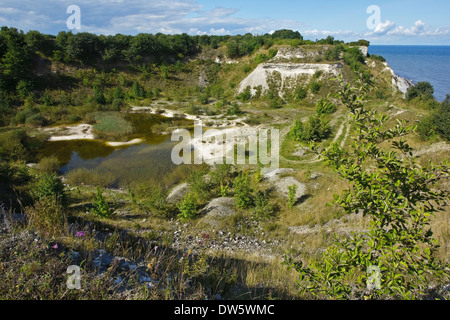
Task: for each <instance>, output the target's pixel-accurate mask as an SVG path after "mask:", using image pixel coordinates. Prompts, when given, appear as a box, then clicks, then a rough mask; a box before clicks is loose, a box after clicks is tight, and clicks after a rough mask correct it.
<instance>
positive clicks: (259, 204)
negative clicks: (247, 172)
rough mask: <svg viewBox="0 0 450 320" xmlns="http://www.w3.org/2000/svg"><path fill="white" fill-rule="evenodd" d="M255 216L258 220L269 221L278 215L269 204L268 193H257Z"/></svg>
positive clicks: (255, 197)
mask: <svg viewBox="0 0 450 320" xmlns="http://www.w3.org/2000/svg"><path fill="white" fill-rule="evenodd" d="M253 214H254V215H255V217H256V218H257V219H258V220H263V221H267V220H269V219H271V218H273V217H275V215H276V211H275V209H274V207H273V206H272V205H270V204H269V196H268V193H267V191H257V192H256V193H255V196H254V208H253Z"/></svg>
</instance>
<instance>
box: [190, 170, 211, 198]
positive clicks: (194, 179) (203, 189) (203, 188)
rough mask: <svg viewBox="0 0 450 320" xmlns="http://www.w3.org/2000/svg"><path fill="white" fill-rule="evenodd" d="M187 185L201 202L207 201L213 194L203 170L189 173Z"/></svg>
mask: <svg viewBox="0 0 450 320" xmlns="http://www.w3.org/2000/svg"><path fill="white" fill-rule="evenodd" d="M187 183H188V184H189V187H190V189H191V191H192V193H193V194H194V195H195V196H196V197H197V199H199V200H200V201H204V200H206V199H207V198H208V197H209V195H210V193H211V183H210V182H209V181H207V180H206V178H205V172H204V171H203V170H195V171H191V172H190V173H189V176H188V179H187Z"/></svg>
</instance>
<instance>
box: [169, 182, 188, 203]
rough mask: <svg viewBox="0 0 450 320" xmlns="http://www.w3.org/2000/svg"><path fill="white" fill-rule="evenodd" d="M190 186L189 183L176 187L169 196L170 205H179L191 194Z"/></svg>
mask: <svg viewBox="0 0 450 320" xmlns="http://www.w3.org/2000/svg"><path fill="white" fill-rule="evenodd" d="M189 189H190V188H189V185H188V184H187V183H182V184H180V185H178V186H176V187H175V188H174V189H173V190H172V191H171V192H170V193H169V195H168V196H167V202H168V203H172V204H173V203H177V202H179V201H180V200H181V199H183V197H184V196H185V195H186V194H187V193H188V192H189Z"/></svg>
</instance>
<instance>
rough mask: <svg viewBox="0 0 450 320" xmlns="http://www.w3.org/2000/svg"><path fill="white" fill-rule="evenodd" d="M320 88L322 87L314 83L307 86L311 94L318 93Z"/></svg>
mask: <svg viewBox="0 0 450 320" xmlns="http://www.w3.org/2000/svg"><path fill="white" fill-rule="evenodd" d="M321 88H322V85H321V84H320V83H319V82H316V81H313V82H311V84H310V85H309V89H310V90H311V93H312V94H317V93H319V91H320V89H321Z"/></svg>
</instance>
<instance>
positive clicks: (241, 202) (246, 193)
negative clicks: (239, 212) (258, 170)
mask: <svg viewBox="0 0 450 320" xmlns="http://www.w3.org/2000/svg"><path fill="white" fill-rule="evenodd" d="M233 187H234V199H235V204H236V208H239V209H247V208H250V207H251V206H252V204H253V198H252V193H253V189H252V187H251V181H250V177H249V173H248V171H244V172H241V173H240V174H239V176H237V177H236V179H235V180H234V184H233Z"/></svg>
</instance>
